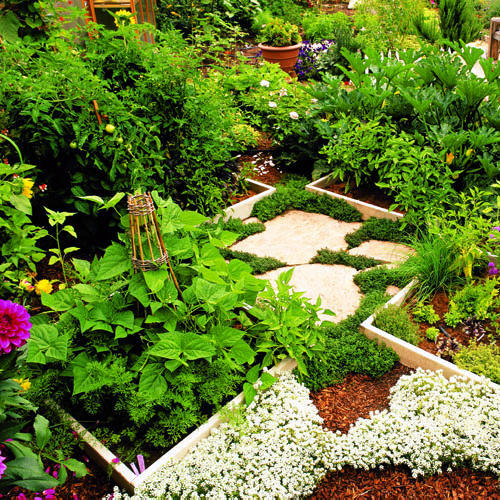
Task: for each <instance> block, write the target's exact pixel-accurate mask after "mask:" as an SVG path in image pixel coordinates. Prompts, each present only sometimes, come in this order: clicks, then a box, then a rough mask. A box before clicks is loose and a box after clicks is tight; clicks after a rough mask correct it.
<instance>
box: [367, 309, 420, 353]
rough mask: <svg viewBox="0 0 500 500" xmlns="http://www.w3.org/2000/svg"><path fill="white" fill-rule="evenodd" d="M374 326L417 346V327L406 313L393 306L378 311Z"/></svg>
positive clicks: (418, 339)
mask: <svg viewBox="0 0 500 500" xmlns="http://www.w3.org/2000/svg"><path fill="white" fill-rule="evenodd" d="M374 323H375V326H376V327H377V328H380V329H381V330H383V331H384V332H387V333H390V334H391V335H394V336H395V337H398V338H399V339H402V340H404V341H405V342H409V343H410V344H413V345H418V343H419V342H420V336H419V333H418V328H417V326H416V325H415V324H414V323H413V322H412V320H411V319H410V316H409V315H408V312H407V311H406V310H405V309H403V308H402V307H399V306H396V305H395V304H389V305H388V306H387V307H384V308H382V309H380V310H379V311H378V312H377V313H376V316H375V322H374Z"/></svg>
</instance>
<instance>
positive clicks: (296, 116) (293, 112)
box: [290, 111, 299, 120]
mask: <svg viewBox="0 0 500 500" xmlns="http://www.w3.org/2000/svg"><path fill="white" fill-rule="evenodd" d="M290 118H291V119H292V120H298V119H299V114H298V113H297V112H296V111H290Z"/></svg>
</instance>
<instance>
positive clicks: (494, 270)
mask: <svg viewBox="0 0 500 500" xmlns="http://www.w3.org/2000/svg"><path fill="white" fill-rule="evenodd" d="M488 274H489V275H490V276H496V275H497V274H498V269H497V268H496V267H495V263H494V262H490V263H489V264H488Z"/></svg>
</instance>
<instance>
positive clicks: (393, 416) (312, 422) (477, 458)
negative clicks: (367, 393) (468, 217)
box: [113, 369, 500, 500]
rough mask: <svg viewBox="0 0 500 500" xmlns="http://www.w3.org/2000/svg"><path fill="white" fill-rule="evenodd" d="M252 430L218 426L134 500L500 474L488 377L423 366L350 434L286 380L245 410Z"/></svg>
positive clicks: (494, 389)
mask: <svg viewBox="0 0 500 500" xmlns="http://www.w3.org/2000/svg"><path fill="white" fill-rule="evenodd" d="M244 412H245V417H246V421H245V424H243V425H241V426H239V427H234V426H232V425H230V424H229V423H225V424H222V425H221V426H220V427H219V428H217V429H214V430H213V431H212V434H211V435H210V436H209V437H208V438H206V439H205V440H203V441H201V442H200V443H199V444H198V445H197V446H196V447H195V448H194V449H193V450H192V451H191V452H190V453H189V454H188V455H187V456H186V457H185V458H184V459H183V460H182V461H181V462H178V463H170V464H168V465H167V466H165V467H164V468H163V469H161V470H160V471H159V472H157V473H156V474H155V475H154V476H152V477H151V478H150V479H149V480H148V481H147V483H146V484H143V485H142V486H141V487H140V488H139V490H138V491H137V493H136V495H135V496H134V497H132V499H129V497H128V496H127V495H126V494H122V493H120V491H119V490H118V489H117V488H115V491H114V497H113V499H114V500H124V499H127V500H144V499H153V498H167V499H173V498H176V499H186V498H190V499H191V498H196V499H198V498H204V499H226V498H243V499H254V498H258V499H264V498H265V499H294V498H299V497H301V496H305V495H308V494H310V493H311V492H312V491H313V489H314V486H315V485H316V484H317V482H318V481H319V480H320V479H321V478H322V477H323V476H324V475H325V474H326V472H327V471H328V470H340V469H342V468H343V467H344V466H346V465H350V466H352V467H355V468H363V469H373V468H379V469H383V468H384V467H385V466H386V465H399V464H405V465H407V466H408V467H409V468H410V469H411V470H412V473H413V475H414V476H415V477H417V476H418V475H426V474H435V473H440V472H442V471H443V470H445V469H446V470H449V468H450V467H457V466H461V465H464V464H466V465H469V466H471V467H472V468H475V469H479V470H484V471H490V472H493V473H496V474H500V430H499V425H498V423H499V422H500V390H499V389H498V386H495V385H494V384H492V383H491V381H489V380H488V379H486V378H484V379H482V380H481V381H480V382H473V381H468V380H467V379H465V378H463V377H452V378H451V379H450V380H447V379H446V378H445V377H444V376H443V375H442V374H440V373H434V372H430V371H427V372H426V371H424V370H420V369H419V370H417V371H416V372H415V373H413V374H411V375H405V376H403V377H401V378H400V379H399V381H398V383H397V384H396V385H395V386H394V387H393V388H392V389H391V400H390V407H389V409H388V410H383V411H375V412H373V413H372V414H371V416H370V418H369V419H359V420H358V421H357V422H356V423H355V424H354V425H353V426H352V427H351V429H350V430H349V432H348V433H347V434H341V433H340V432H337V433H332V432H328V431H325V430H324V429H323V428H322V427H321V423H322V419H321V417H319V415H318V412H317V409H316V407H315V406H314V405H313V403H312V401H311V400H310V398H309V392H308V390H307V389H306V388H305V387H304V386H303V385H301V384H299V383H298V382H297V380H296V379H295V377H294V376H293V375H292V374H290V373H287V374H283V375H281V376H280V377H279V380H278V381H277V382H276V383H275V384H274V385H273V386H272V387H271V388H270V389H269V390H268V391H266V392H263V393H259V395H258V396H257V397H256V398H255V400H254V401H253V402H252V404H251V405H250V406H249V407H248V408H246V409H245V410H244Z"/></svg>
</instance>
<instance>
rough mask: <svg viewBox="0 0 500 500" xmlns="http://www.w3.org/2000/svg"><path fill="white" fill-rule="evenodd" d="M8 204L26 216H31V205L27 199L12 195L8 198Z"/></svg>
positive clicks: (22, 196) (20, 195)
mask: <svg viewBox="0 0 500 500" xmlns="http://www.w3.org/2000/svg"><path fill="white" fill-rule="evenodd" d="M10 202H11V203H12V204H13V205H14V207H15V208H16V209H17V210H19V211H20V212H22V213H23V214H26V215H31V203H30V200H29V198H27V197H26V196H24V195H22V194H13V195H12V196H11V197H10Z"/></svg>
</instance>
